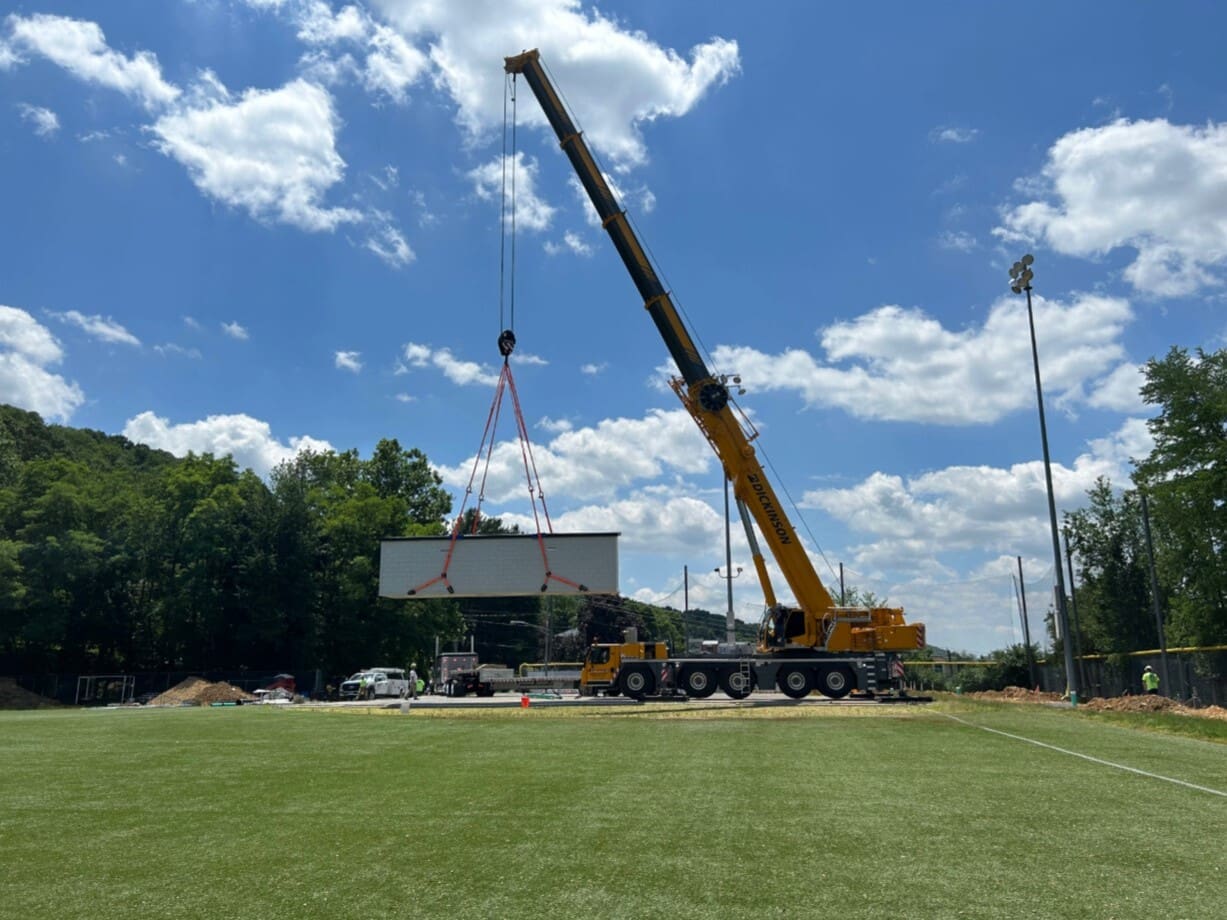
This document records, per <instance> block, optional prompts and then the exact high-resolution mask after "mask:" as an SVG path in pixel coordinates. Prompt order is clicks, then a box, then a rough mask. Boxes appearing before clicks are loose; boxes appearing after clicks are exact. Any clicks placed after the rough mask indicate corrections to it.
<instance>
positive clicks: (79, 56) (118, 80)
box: [7, 13, 180, 110]
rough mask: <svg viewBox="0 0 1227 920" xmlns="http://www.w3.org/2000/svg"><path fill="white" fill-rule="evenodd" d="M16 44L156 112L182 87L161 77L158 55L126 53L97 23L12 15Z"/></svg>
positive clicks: (64, 18) (79, 76)
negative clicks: (109, 40) (110, 42)
mask: <svg viewBox="0 0 1227 920" xmlns="http://www.w3.org/2000/svg"><path fill="white" fill-rule="evenodd" d="M7 22H8V26H9V30H10V35H11V38H10V41H11V43H12V45H13V47H14V48H18V49H21V50H25V51H28V52H31V53H33V54H38V55H41V56H43V57H45V58H47V59H48V60H49V61H51V62H53V63H55V64H57V65H59V66H60V67H63V68H64V69H65V70H67V71H68V72H69V73H71V74H73V75H74V76H76V77H78V78H79V79H82V80H85V81H86V82H88V83H97V84H98V85H100V86H106V87H109V88H110V89H115V90H119V91H120V92H121V93H124V94H125V95H127V96H131V97H133V98H134V99H136V100H138V101H139V102H141V103H142V104H143V105H144V106H145V108H147V109H150V110H153V109H157V108H162V107H165V106H167V105H169V104H170V103H172V102H174V101H175V99H177V98H178V97H179V95H180V90H179V89H178V87H176V86H174V85H172V84H170V83H168V82H166V81H165V80H163V79H162V68H161V67H160V65H159V64H158V58H157V56H156V55H155V54H153V53H152V52H149V51H138V52H136V54H134V55H132V56H131V57H126V56H125V55H123V54H120V53H119V52H118V51H114V50H112V49H111V48H110V47H109V46H108V45H107V41H106V36H105V35H104V34H103V32H102V29H101V28H100V27H99V26H98V24H97V23H95V22H88V21H86V20H81V19H70V18H68V17H66V16H51V15H46V14H43V13H36V14H34V15H32V16H27V17H22V16H17V15H12V16H9V18H8V20H7Z"/></svg>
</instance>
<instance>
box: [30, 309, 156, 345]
mask: <svg viewBox="0 0 1227 920" xmlns="http://www.w3.org/2000/svg"><path fill="white" fill-rule="evenodd" d="M50 315H51V316H54V317H55V318H56V319H58V320H60V321H61V322H64V323H68V324H69V325H72V326H76V327H77V328H78V329H82V330H84V331H85V332H86V333H88V334H89V335H91V336H93V337H94V338H96V339H99V340H100V341H103V342H111V343H114V344H118V345H136V346H139V345H140V344H141V340H140V339H138V338H137V337H136V336H134V335H133V334H132V333H131V332H129V331H128V330H127V329H125V328H124V327H123V326H122V325H121V324H120V323H117V322H116V321H115V320H113V319H111V317H109V316H107V317H102V316H97V315H95V316H86V315H85V314H83V313H80V312H78V311H77V310H68V311H67V312H65V313H51V314H50Z"/></svg>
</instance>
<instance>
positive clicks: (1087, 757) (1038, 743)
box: [941, 712, 1227, 799]
mask: <svg viewBox="0 0 1227 920" xmlns="http://www.w3.org/2000/svg"><path fill="white" fill-rule="evenodd" d="M941 714H942V715H944V716H945V717H946V718H947V719H953V720H954V721H955V722H958V723H959V724H961V725H966V726H967V727H968V728H978V729H980V731H982V732H992V733H993V734H994V735H1001V736H1003V737H1005V738H1013V739H1014V740H1015V741H1023V742H1025V743H1027V744H1034V745H1035V746H1036V747H1042V748H1047V749H1048V750H1050V751H1056V752H1058V753H1060V754H1068V755H1069V756H1070V757H1079V758H1081V759H1082V760H1089V761H1090V762H1091V763H1097V764H1099V765H1100V766H1104V767H1112V768H1113V769H1115V770H1124V771H1126V772H1127V773H1136V774H1137V775H1138V776H1146V777H1149V778H1150V779H1160V780H1163V782H1165V783H1174V784H1175V785H1177V786H1184V787H1185V788H1186V789H1196V790H1197V791H1198V792H1206V793H1209V794H1210V795H1217V796H1222V797H1223V798H1225V799H1227V792H1223V791H1222V790H1221V789H1211V788H1210V787H1209V786H1199V785H1197V784H1196V783H1186V782H1185V781H1184V780H1182V779H1173V778H1172V777H1170V776H1162V775H1160V774H1158V773H1150V772H1148V771H1146V770H1139V769H1138V768H1137V767H1127V766H1125V765H1124V764H1122V763H1113V762H1112V761H1110V760H1101V759H1100V758H1098V757H1092V756H1091V755H1090V754H1079V753H1078V752H1077V751H1069V750H1066V749H1065V748H1062V747H1057V746H1056V745H1055V744H1046V743H1044V742H1043V741H1036V740H1035V739H1034V738H1024V737H1023V736H1022V735H1011V734H1010V733H1009V732H1003V731H1000V730H998V729H996V728H986V727H985V726H983V725H976V724H975V723H974V722H968V721H967V720H965V719H960V718H959V717H958V716H952V715H950V713H948V712H943V713H941Z"/></svg>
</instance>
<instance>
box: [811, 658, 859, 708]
mask: <svg viewBox="0 0 1227 920" xmlns="http://www.w3.org/2000/svg"><path fill="white" fill-rule="evenodd" d="M853 681H854V679H853V677H852V672H851V671H850V670H849V669H848V667H847V666H846V665H842V664H839V665H834V666H832V667H829V668H823V669H822V670H821V671H819V672H818V690H819V691H820V692H821V693H822V695H823V696H829V697H830V698H831V699H833V700H842V699H843V698H844V697H845V696H847V695H848V694H849V693H851V692H852V686H853Z"/></svg>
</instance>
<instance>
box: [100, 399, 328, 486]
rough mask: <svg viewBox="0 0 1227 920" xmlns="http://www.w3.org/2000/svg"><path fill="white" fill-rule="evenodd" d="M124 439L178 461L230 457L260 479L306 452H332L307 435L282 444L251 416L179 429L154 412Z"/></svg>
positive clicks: (133, 424) (217, 418) (130, 426)
mask: <svg viewBox="0 0 1227 920" xmlns="http://www.w3.org/2000/svg"><path fill="white" fill-rule="evenodd" d="M123 435H124V437H126V438H128V440H130V441H135V442H137V443H139V444H148V445H149V446H150V447H156V448H159V449H160V450H165V451H169V452H170V453H172V454H174V455H175V456H176V457H183V456H186V455H187V454H188V452H192V453H197V454H202V453H211V454H213V455H214V456H217V457H220V456H225V455H229V456H232V457H233V458H234V460H235V462H236V463H237V464H238V465H239V466H240V467H241V468H242V467H247V468H250V469H252V470H253V471H255V472H256V473H257V474H258V475H260V476H268V474H269V472H270V471H271V470H272V469H273V467H275V466H276V465H277V464H278V463H281V462H282V461H283V460H289V459H292V458H293V457H294V456H295V455H297V454H298V453H300V452H302V451H304V450H312V451H316V452H323V451H327V450H332V445H331V444H329V443H328V442H327V441H322V440H319V439H317V438H312V437H309V436H306V435H303V436H300V437H292V438H289V439H288V441H287V442H285V443H283V442H281V441H279V440H277V439H276V438H274V437H273V434H272V429H271V427H270V426H269V424H268V422H262V421H260V420H259V419H255V418H252V417H251V416H249V415H210V416H209V417H208V418H205V419H202V420H201V421H197V422H185V423H183V424H177V425H176V424H172V423H171V422H170V420H169V419H166V418H162V417H160V416H158V415H155V414H154V413H152V412H142V413H141V414H140V415H137V416H135V417H133V418H131V419H129V420H128V421H127V423H126V424H125V425H124V430H123Z"/></svg>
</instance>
